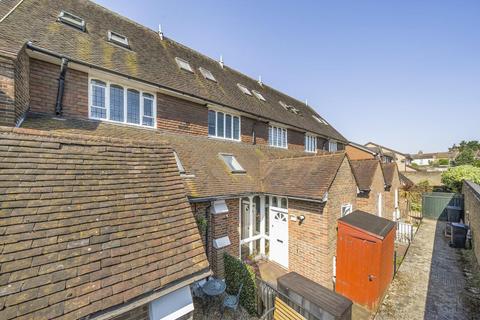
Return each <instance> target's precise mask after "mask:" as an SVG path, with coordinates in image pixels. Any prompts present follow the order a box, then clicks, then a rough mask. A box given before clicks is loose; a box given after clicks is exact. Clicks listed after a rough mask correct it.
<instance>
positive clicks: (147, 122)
mask: <svg viewBox="0 0 480 320" xmlns="http://www.w3.org/2000/svg"><path fill="white" fill-rule="evenodd" d="M142 121H143V125H144V126H149V127H153V118H150V117H143V120H142Z"/></svg>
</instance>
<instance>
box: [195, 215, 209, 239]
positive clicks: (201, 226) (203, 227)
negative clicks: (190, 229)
mask: <svg viewBox="0 0 480 320" xmlns="http://www.w3.org/2000/svg"><path fill="white" fill-rule="evenodd" d="M196 220H197V226H198V230H200V233H201V234H202V235H204V234H205V232H206V231H207V224H208V222H207V219H206V218H205V216H201V215H199V216H197V219H196Z"/></svg>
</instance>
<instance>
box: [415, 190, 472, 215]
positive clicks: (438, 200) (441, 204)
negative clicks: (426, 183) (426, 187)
mask: <svg viewBox="0 0 480 320" xmlns="http://www.w3.org/2000/svg"><path fill="white" fill-rule="evenodd" d="M448 206H454V207H459V208H461V209H463V196H462V195H461V194H457V193H448V192H429V193H424V194H423V196H422V215H423V217H424V218H427V219H435V220H447V210H446V209H447V207H448Z"/></svg>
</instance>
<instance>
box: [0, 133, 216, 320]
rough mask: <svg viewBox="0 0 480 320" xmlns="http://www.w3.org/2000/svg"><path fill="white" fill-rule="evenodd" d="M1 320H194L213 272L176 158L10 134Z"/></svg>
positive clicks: (60, 136)
mask: <svg viewBox="0 0 480 320" xmlns="http://www.w3.org/2000/svg"><path fill="white" fill-rule="evenodd" d="M0 157H1V159H2V161H1V162H0V177H1V179H0V190H2V192H1V195H0V214H1V218H0V220H1V225H2V226H1V228H0V229H1V231H2V236H1V238H0V239H1V248H2V249H1V254H0V262H1V269H0V279H1V283H0V303H1V308H0V319H4V320H8V319H13V318H15V319H57V318H62V319H81V318H82V319H86V318H88V319H127V318H128V319H140V320H142V319H144V320H147V319H160V318H164V317H173V316H175V318H178V317H184V318H185V319H186V318H189V317H190V316H191V313H192V310H193V304H192V297H191V295H190V289H189V285H190V284H192V283H193V282H195V281H198V280H201V279H204V278H205V277H207V276H209V275H210V274H211V272H210V270H209V265H208V262H207V258H206V255H205V251H204V248H203V245H202V241H201V237H200V234H199V232H198V229H197V225H196V222H195V218H194V216H193V214H192V211H191V208H190V204H189V202H188V200H187V196H186V192H185V188H184V183H183V181H182V179H181V177H180V176H179V175H178V169H177V165H176V161H175V157H174V154H173V151H172V148H171V147H170V146H169V145H168V144H165V143H160V142H157V141H155V142H154V143H152V142H149V141H133V140H120V139H114V138H103V137H92V136H86V135H72V134H66V133H59V132H58V131H56V132H47V131H39V130H31V129H19V128H6V127H0Z"/></svg>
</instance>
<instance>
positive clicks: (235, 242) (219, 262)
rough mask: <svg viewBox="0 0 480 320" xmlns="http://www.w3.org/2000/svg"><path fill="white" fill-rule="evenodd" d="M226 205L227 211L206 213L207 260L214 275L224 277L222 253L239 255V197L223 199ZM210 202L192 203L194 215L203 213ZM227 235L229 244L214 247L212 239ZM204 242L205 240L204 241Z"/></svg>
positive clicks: (202, 214)
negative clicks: (222, 246)
mask: <svg viewBox="0 0 480 320" xmlns="http://www.w3.org/2000/svg"><path fill="white" fill-rule="evenodd" d="M225 202H226V204H227V207H228V212H227V213H222V214H210V213H209V215H208V217H209V219H208V229H207V233H208V253H207V255H208V260H209V262H210V267H211V269H212V271H213V272H214V274H215V276H217V277H219V278H223V277H224V266H223V254H224V253H228V254H230V255H232V256H234V257H239V255H240V253H239V245H240V235H239V226H240V222H239V220H238V216H239V207H238V206H239V199H238V198H237V199H228V200H226V201H225ZM209 205H210V202H200V203H192V204H191V206H192V209H193V211H194V213H195V216H196V217H197V216H199V215H201V216H202V217H203V216H204V215H205V210H207V208H208V207H209ZM208 210H209V209H208ZM225 236H228V237H229V239H230V243H231V244H230V245H229V246H227V247H224V248H219V249H215V248H214V247H213V240H214V239H218V238H222V237H225ZM203 239H204V241H205V237H203ZM204 244H205V242H204Z"/></svg>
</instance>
